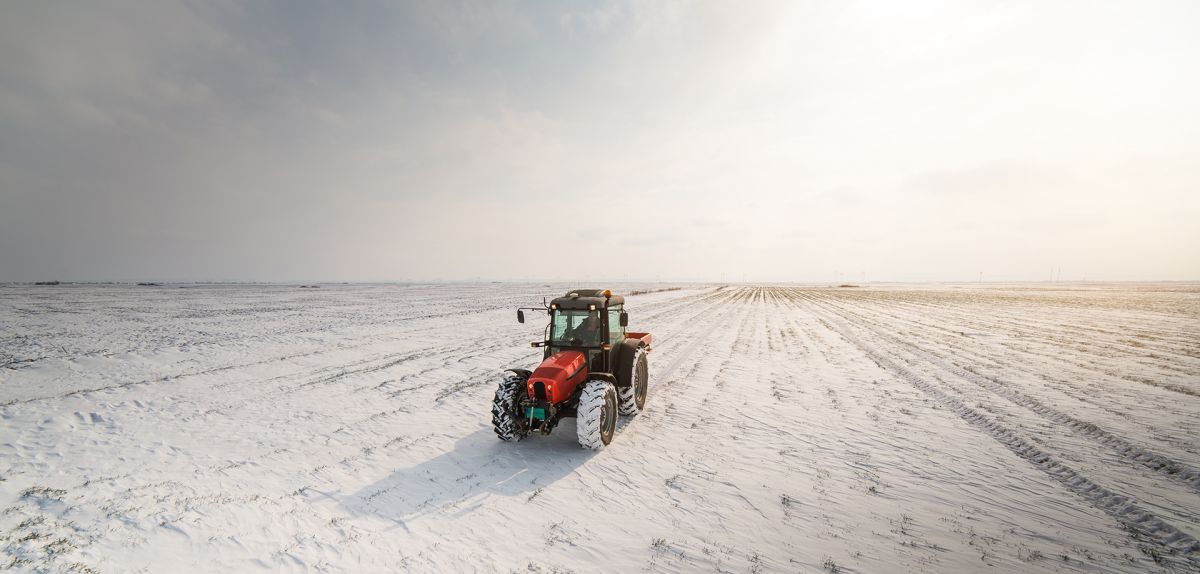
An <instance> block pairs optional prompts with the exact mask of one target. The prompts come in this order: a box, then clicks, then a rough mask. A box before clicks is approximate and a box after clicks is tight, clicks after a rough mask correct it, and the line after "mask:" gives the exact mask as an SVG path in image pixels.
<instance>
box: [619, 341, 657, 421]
mask: <svg viewBox="0 0 1200 574" xmlns="http://www.w3.org/2000/svg"><path fill="white" fill-rule="evenodd" d="M631 370H632V371H633V372H632V373H629V386H628V387H625V388H622V389H619V393H618V394H619V395H620V404H618V405H617V409H618V410H619V411H620V412H621V414H623V415H636V414H638V413H640V412H642V408H644V407H645V406H646V390H647V389H648V388H649V385H650V369H649V366H648V365H647V364H646V348H645V347H638V348H637V353H636V354H634V356H633V365H632V366H631Z"/></svg>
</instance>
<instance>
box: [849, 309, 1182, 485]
mask: <svg viewBox="0 0 1200 574" xmlns="http://www.w3.org/2000/svg"><path fill="white" fill-rule="evenodd" d="M825 307H826V308H827V309H829V308H830V306H825ZM839 309H840V308H839ZM835 312H836V311H835ZM846 312H847V313H850V314H854V315H857V314H856V313H854V312H853V311H849V310H846ZM839 315H841V313H839ZM842 316H843V317H844V315H842ZM857 318H858V320H857V321H853V320H849V318H848V317H846V319H847V321H848V322H849V323H852V324H855V325H857V326H859V327H860V328H863V329H866V330H868V331H870V332H871V333H872V334H873V335H874V336H876V337H879V338H881V339H884V340H888V341H890V342H892V343H894V344H895V345H897V346H898V348H905V349H907V350H908V352H909V353H911V354H913V355H915V356H916V357H918V358H920V359H923V360H924V361H926V362H927V363H928V364H930V365H933V366H934V367H937V368H939V369H941V370H942V371H944V372H947V373H950V374H952V375H955V376H957V377H959V378H960V379H964V380H966V381H968V382H971V383H973V384H975V385H976V386H978V387H980V388H983V389H985V390H988V391H991V392H992V393H994V394H996V395H999V396H1001V397H1003V398H1005V399H1007V400H1008V401H1009V402H1012V403H1014V404H1016V405H1020V406H1023V407H1025V408H1027V409H1029V410H1030V411H1033V412H1034V413H1036V414H1038V415H1039V416H1041V417H1042V418H1045V419H1047V420H1049V421H1051V422H1054V423H1057V424H1060V425H1063V426H1066V427H1068V428H1070V429H1071V430H1073V431H1075V432H1077V433H1079V434H1081V435H1083V436H1085V437H1087V438H1090V439H1092V440H1094V441H1096V442H1098V443H1100V444H1103V445H1104V446H1107V447H1109V448H1111V449H1112V450H1113V451H1115V452H1116V453H1117V454H1119V455H1121V456H1122V457H1124V458H1126V459H1128V460H1130V461H1132V462H1134V463H1136V464H1140V465H1142V466H1145V467H1147V468H1149V469H1151V470H1154V471H1156V472H1158V473H1160V474H1162V475H1164V476H1166V477H1168V478H1171V479H1174V480H1178V481H1181V482H1183V483H1184V484H1186V485H1188V486H1189V487H1191V488H1192V490H1194V491H1196V492H1198V493H1200V469H1197V468H1194V467H1192V466H1189V465H1187V464H1184V463H1181V462H1178V461H1175V460H1172V459H1170V458H1167V457H1165V456H1163V455H1160V454H1157V453H1155V452H1153V451H1151V450H1150V449H1148V448H1146V447H1143V446H1139V445H1136V444H1134V443H1132V442H1130V441H1128V440H1126V439H1124V438H1122V437H1120V436H1118V435H1115V434H1113V433H1111V432H1109V431H1106V430H1104V429H1102V428H1100V427H1098V426H1096V425H1095V424H1094V423H1090V422H1087V421H1083V420H1080V419H1077V418H1075V417H1073V416H1071V415H1068V414H1067V413H1064V412H1062V411H1059V410H1057V409H1054V408H1051V407H1049V406H1047V405H1046V404H1044V403H1042V402H1041V401H1039V400H1037V399H1035V398H1033V397H1031V396H1029V395H1026V394H1025V393H1022V392H1019V391H1015V390H1013V389H1011V388H1009V387H1008V385H1007V384H1005V383H1002V382H1000V381H998V380H993V379H990V378H988V377H985V376H982V375H980V374H978V373H973V372H971V371H968V370H966V369H964V368H962V367H959V366H958V365H954V364H953V363H949V364H948V363H946V362H945V361H943V360H942V359H941V358H939V357H937V356H935V355H934V354H932V353H930V352H928V351H926V350H924V349H921V348H920V347H918V346H916V345H914V344H912V343H910V342H907V341H904V340H901V339H898V338H896V337H894V336H892V335H890V334H888V333H886V332H884V331H881V330H879V329H877V328H875V327H872V326H870V325H869V324H867V323H866V321H867V319H865V318H863V317H862V316H861V315H857Z"/></svg>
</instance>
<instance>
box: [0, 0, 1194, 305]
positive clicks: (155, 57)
mask: <svg viewBox="0 0 1200 574" xmlns="http://www.w3.org/2000/svg"><path fill="white" fill-rule="evenodd" d="M1198 28H1200V3H1197V2H1192V1H1181V2H1159V1H1150V2H1146V1H1130V2H1103V1H1080V2H1072V1H1066V0H1064V1H1056V2H1037V1H1029V2H964V1H947V2H922V1H916V2H891V1H880V2H832V1H830V2H801V1H790V0H789V1H781V2H765V1H763V2H759V1H755V2H716V1H714V2H685V1H679V2H615V3H600V2H572V1H564V2H453V1H451V2H444V1H430V2H405V3H400V2H357V1H350V2H311V3H310V2H305V1H279V2H271V1H262V2H245V3H241V2H221V1H211V2H210V1H205V2H176V1H173V0H156V1H154V2H124V1H107V0H106V1H100V2H7V3H4V5H3V6H2V7H0V282H3V281H41V280H54V279H57V280H117V281H122V280H160V281H194V280H209V281H219V280H240V281H305V280H313V281H316V280H326V281H429V280H442V281H453V280H476V279H481V280H515V281H524V280H538V281H542V280H571V281H580V280H589V281H596V282H600V281H609V280H613V281H615V280H622V281H623V280H629V281H634V280H649V281H655V280H660V281H849V280H854V281H864V280H865V281H976V280H979V279H981V278H982V280H984V281H1045V280H1050V279H1051V278H1054V277H1061V278H1062V279H1063V280H1079V279H1088V280H1114V281H1137V280H1200V104H1198V103H1197V102H1200V73H1197V70H1200V34H1196V33H1195V31H1196V30H1197V29H1198Z"/></svg>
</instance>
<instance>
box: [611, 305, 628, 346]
mask: <svg viewBox="0 0 1200 574" xmlns="http://www.w3.org/2000/svg"><path fill="white" fill-rule="evenodd" d="M624 337H625V327H622V326H621V306H620V305H617V306H616V307H609V308H608V342H609V343H610V344H613V345H616V344H617V343H619V342H621V339H622V338H624Z"/></svg>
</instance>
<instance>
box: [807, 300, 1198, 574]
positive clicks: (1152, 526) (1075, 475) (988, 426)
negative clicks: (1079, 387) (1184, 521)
mask: <svg viewBox="0 0 1200 574" xmlns="http://www.w3.org/2000/svg"><path fill="white" fill-rule="evenodd" d="M822 314H823V315H825V316H826V320H827V323H828V325H829V328H830V329H831V330H834V331H835V332H837V333H839V334H840V335H841V336H842V337H844V338H846V340H847V341H849V342H850V343H852V344H853V345H854V346H856V347H858V348H859V349H860V350H861V351H862V352H863V353H864V354H866V355H867V356H868V357H870V358H871V359H872V360H873V361H875V362H876V363H877V364H878V365H880V366H881V367H883V368H884V369H886V370H888V371H890V372H892V373H894V374H895V375H896V376H898V377H900V378H901V379H903V380H904V381H906V382H908V383H909V384H911V385H913V386H915V387H917V388H918V389H920V390H922V391H923V392H925V393H926V394H928V395H929V396H930V397H932V398H934V399H935V400H937V401H938V402H939V403H941V404H942V405H943V406H945V407H946V408H948V409H950V410H951V411H953V412H954V413H956V414H957V415H959V417H961V418H962V419H963V420H964V421H966V422H967V423H969V424H970V425H971V426H973V427H975V428H977V429H979V430H981V431H983V432H985V433H987V434H988V435H990V436H991V437H992V438H993V439H995V440H996V441H997V442H999V443H1000V444H1002V445H1004V446H1005V447H1007V448H1008V449H1009V450H1010V451H1012V452H1013V454H1015V455H1017V456H1018V457H1020V458H1022V459H1024V460H1026V461H1028V462H1029V463H1030V464H1032V465H1034V466H1035V467H1037V468H1038V469H1040V470H1042V471H1043V472H1045V473H1046V474H1047V475H1049V476H1050V477H1052V478H1054V479H1055V480H1057V481H1058V482H1060V483H1062V484H1063V485H1064V486H1065V487H1066V488H1067V489H1069V490H1070V491H1072V492H1074V493H1075V494H1077V495H1078V496H1080V497H1081V498H1083V499H1084V500H1087V501H1088V502H1089V503H1091V504H1092V505H1094V506H1095V507H1097V508H1099V509H1100V510H1102V511H1104V512H1105V513H1107V514H1108V515H1109V516H1111V517H1113V518H1114V519H1115V520H1117V521H1118V522H1120V523H1121V524H1124V525H1126V526H1127V527H1129V528H1131V529H1132V530H1134V531H1136V532H1137V533H1139V534H1140V535H1142V536H1144V537H1146V538H1147V539H1149V540H1152V541H1154V542H1155V543H1157V544H1159V545H1161V546H1162V547H1163V549H1164V550H1165V551H1166V552H1167V553H1168V554H1170V555H1172V556H1175V555H1178V556H1180V557H1181V558H1182V559H1183V560H1184V564H1187V565H1190V566H1191V567H1200V541H1198V540H1196V539H1195V538H1193V537H1192V536H1190V535H1188V534H1186V533H1184V532H1182V531H1180V530H1179V529H1177V528H1176V527H1175V526H1173V525H1171V524H1170V523H1168V522H1166V521H1165V520H1163V519H1161V518H1159V517H1158V516H1156V515H1155V514H1153V513H1151V512H1149V511H1147V510H1145V509H1143V508H1142V507H1141V506H1140V505H1139V504H1138V502H1137V501H1136V500H1135V499H1133V498H1131V497H1129V496H1124V495H1120V494H1117V493H1115V492H1113V491H1111V490H1109V489H1107V488H1105V487H1103V486H1101V485H1099V484H1097V483H1096V482H1094V481H1092V480H1091V479H1089V478H1088V477H1086V476H1084V475H1083V474H1081V473H1079V472H1077V471H1075V470H1074V469H1072V468H1070V467H1068V466H1067V465H1065V464H1063V463H1061V462H1059V461H1058V460H1056V459H1055V458H1054V457H1052V456H1050V455H1049V454H1047V453H1046V452H1044V451H1043V450H1042V449H1040V448H1038V447H1037V446H1034V444H1033V443H1031V442H1030V441H1028V440H1027V439H1025V438H1023V437H1021V436H1020V435H1019V434H1017V433H1016V432H1014V431H1013V430H1011V429H1009V428H1008V427H1006V426H1004V425H1002V424H1000V423H999V422H997V421H995V420H993V419H990V418H989V417H987V416H985V415H983V414H981V413H979V412H978V411H976V410H974V409H972V408H971V407H969V406H967V405H966V404H964V403H963V402H962V400H960V399H959V398H957V397H955V396H953V395H950V394H947V393H946V392H944V391H942V390H941V389H939V388H938V387H937V386H935V385H933V384H930V383H928V382H926V381H925V380H924V379H922V378H921V377H920V376H918V375H916V374H915V373H913V372H912V371H909V370H908V369H906V368H904V367H902V366H900V365H899V364H897V363H896V362H894V361H892V360H891V359H890V358H888V357H887V356H885V354H884V353H882V352H880V351H878V350H877V349H875V348H873V347H871V346H869V345H867V344H865V343H863V342H862V341H861V340H860V339H858V338H857V337H856V336H855V335H854V334H853V333H852V332H851V331H850V329H849V328H848V327H847V326H846V325H845V324H844V321H843V320H842V319H840V318H838V317H836V316H835V315H833V314H830V313H822Z"/></svg>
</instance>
